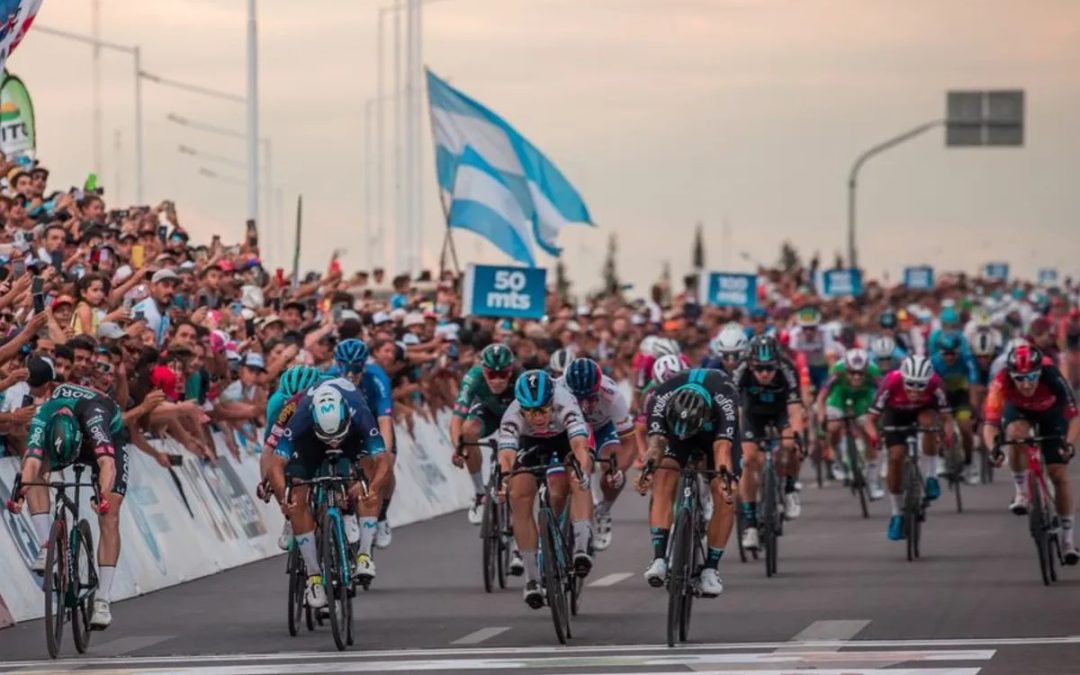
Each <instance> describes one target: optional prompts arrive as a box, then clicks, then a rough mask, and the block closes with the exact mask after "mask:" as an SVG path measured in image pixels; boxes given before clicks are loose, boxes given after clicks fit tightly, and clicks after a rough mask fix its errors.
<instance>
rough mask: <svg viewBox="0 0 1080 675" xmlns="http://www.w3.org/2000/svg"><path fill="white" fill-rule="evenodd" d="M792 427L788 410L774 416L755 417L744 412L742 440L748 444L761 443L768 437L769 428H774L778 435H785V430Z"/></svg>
mask: <svg viewBox="0 0 1080 675" xmlns="http://www.w3.org/2000/svg"><path fill="white" fill-rule="evenodd" d="M790 425H791V420H789V419H788V414H787V409H786V408H785V409H784V410H782V411H780V412H778V413H775V414H772V415H755V414H753V413H749V412H743V416H742V427H743V433H742V439H743V441H744V442H746V443H760V442H761V441H763V440H765V438H766V436H768V435H769V434H768V427H773V429H775V430H776V433H777V434H783V433H784V429H786V428H787V427H789V426H790Z"/></svg>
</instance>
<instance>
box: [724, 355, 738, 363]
mask: <svg viewBox="0 0 1080 675" xmlns="http://www.w3.org/2000/svg"><path fill="white" fill-rule="evenodd" d="M720 359H721V360H723V361H738V360H739V355H738V354H721V355H720Z"/></svg>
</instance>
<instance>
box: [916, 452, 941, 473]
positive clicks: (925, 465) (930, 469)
mask: <svg viewBox="0 0 1080 675" xmlns="http://www.w3.org/2000/svg"><path fill="white" fill-rule="evenodd" d="M937 461H938V458H937V455H934V456H933V457H928V456H926V455H923V456H922V457H920V458H919V470H920V471H922V474H923V478H930V477H931V476H937Z"/></svg>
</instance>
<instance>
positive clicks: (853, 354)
mask: <svg viewBox="0 0 1080 675" xmlns="http://www.w3.org/2000/svg"><path fill="white" fill-rule="evenodd" d="M869 365H870V357H869V356H868V355H867V354H866V350H865V349H849V350H847V351H846V352H844V370H845V371H847V372H849V373H865V372H866V368H867V366H869Z"/></svg>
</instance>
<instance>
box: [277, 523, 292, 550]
mask: <svg viewBox="0 0 1080 675" xmlns="http://www.w3.org/2000/svg"><path fill="white" fill-rule="evenodd" d="M291 543H292V523H291V522H289V521H288V520H286V521H285V527H283V528H281V534H279V535H278V538H277V547H278V548H280V549H281V550H282V551H288V550H289V544H291Z"/></svg>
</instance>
